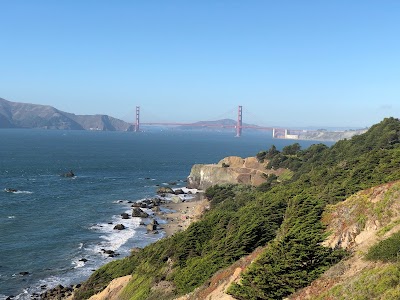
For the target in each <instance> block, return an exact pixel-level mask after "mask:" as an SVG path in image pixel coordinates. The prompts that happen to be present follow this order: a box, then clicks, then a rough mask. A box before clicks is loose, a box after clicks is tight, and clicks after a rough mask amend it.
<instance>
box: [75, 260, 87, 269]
mask: <svg viewBox="0 0 400 300" xmlns="http://www.w3.org/2000/svg"><path fill="white" fill-rule="evenodd" d="M72 264H73V265H74V269H78V268H82V267H83V266H85V262H84V261H82V260H81V259H76V260H73V261H72Z"/></svg>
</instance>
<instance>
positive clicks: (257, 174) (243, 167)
mask: <svg viewBox="0 0 400 300" xmlns="http://www.w3.org/2000/svg"><path fill="white" fill-rule="evenodd" d="M267 164H268V162H264V163H260V162H258V160H257V158H256V157H248V158H241V157H238V156H229V157H226V158H224V159H222V160H221V161H220V162H218V163H217V164H208V165H202V164H197V165H194V166H193V167H192V170H191V172H190V175H189V177H188V187H190V188H197V189H206V188H208V187H210V186H213V185H215V184H224V183H243V184H250V185H254V186H258V185H260V184H262V183H263V182H265V181H266V179H267V177H268V175H269V174H275V175H277V176H278V175H280V174H281V173H282V172H283V171H284V170H283V169H278V170H267V169H266V166H267Z"/></svg>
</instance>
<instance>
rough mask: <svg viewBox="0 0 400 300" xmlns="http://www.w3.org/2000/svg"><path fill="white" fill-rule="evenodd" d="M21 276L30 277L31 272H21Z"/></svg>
mask: <svg viewBox="0 0 400 300" xmlns="http://www.w3.org/2000/svg"><path fill="white" fill-rule="evenodd" d="M19 275H21V276H26V275H29V272H26V271H24V272H19Z"/></svg>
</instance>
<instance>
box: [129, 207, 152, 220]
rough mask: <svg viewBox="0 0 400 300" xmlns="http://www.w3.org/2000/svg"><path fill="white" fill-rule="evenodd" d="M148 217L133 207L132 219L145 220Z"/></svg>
mask: <svg viewBox="0 0 400 300" xmlns="http://www.w3.org/2000/svg"><path fill="white" fill-rule="evenodd" d="M148 216H149V214H148V213H146V212H144V211H143V210H141V209H140V208H139V207H134V208H133V210H132V217H136V218H147V217H148Z"/></svg>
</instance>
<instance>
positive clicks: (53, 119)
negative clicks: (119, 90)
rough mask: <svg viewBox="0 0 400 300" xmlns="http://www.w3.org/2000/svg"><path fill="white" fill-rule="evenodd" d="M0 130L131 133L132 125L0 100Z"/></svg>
mask: <svg viewBox="0 0 400 300" xmlns="http://www.w3.org/2000/svg"><path fill="white" fill-rule="evenodd" d="M0 128H40V129H69V130H103V131H131V130H132V129H133V128H132V125H131V124H129V123H126V122H124V121H122V120H118V119H115V118H112V117H110V116H107V115H88V116H84V115H75V114H71V113H66V112H63V111H60V110H58V109H56V108H54V107H52V106H48V105H37V104H28V103H18V102H11V101H7V100H5V99H2V98H0Z"/></svg>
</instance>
